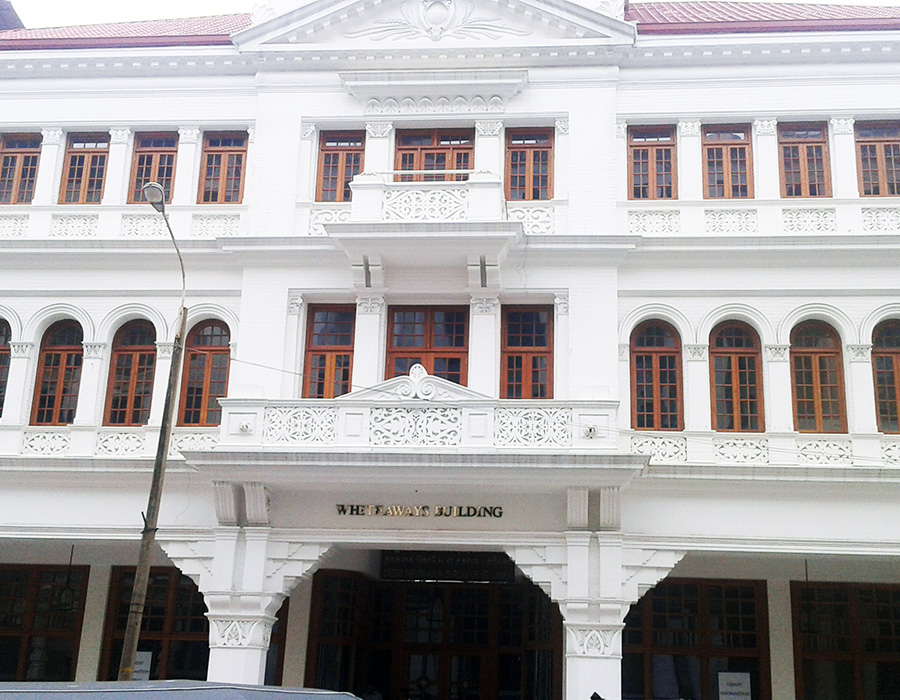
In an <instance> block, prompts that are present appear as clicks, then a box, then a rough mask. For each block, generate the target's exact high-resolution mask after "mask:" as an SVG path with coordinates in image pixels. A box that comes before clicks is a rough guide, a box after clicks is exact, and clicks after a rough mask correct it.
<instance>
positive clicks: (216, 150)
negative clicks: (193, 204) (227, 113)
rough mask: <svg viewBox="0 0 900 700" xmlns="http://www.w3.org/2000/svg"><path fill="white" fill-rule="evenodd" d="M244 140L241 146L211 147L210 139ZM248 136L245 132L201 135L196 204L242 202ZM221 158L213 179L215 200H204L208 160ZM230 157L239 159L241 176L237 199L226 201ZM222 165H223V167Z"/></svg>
mask: <svg viewBox="0 0 900 700" xmlns="http://www.w3.org/2000/svg"><path fill="white" fill-rule="evenodd" d="M236 138H241V139H243V140H244V145H243V146H212V145H210V140H212V139H236ZM248 140H249V135H248V134H247V132H246V131H207V132H205V133H204V134H203V152H202V154H201V158H200V178H199V179H200V183H199V189H198V192H197V203H198V204H240V203H241V202H243V201H244V184H245V183H246V181H247V142H248ZM216 155H218V156H221V157H222V161H221V162H220V164H219V166H218V168H219V174H218V176H217V177H215V178H211V179H213V180H214V181H215V182H216V183H217V184H216V188H215V193H216V195H215V199H205V198H204V194H205V192H206V181H207V179H208V177H207V174H208V173H209V171H210V158H211V157H212V156H216ZM231 156H240V157H241V174H240V177H239V178H238V180H239V184H238V196H237V199H233V200H230V201H226V199H225V193H226V192H227V191H228V188H227V186H226V185H227V182H228V172H229V168H228V166H227V159H228V158H229V157H231ZM223 164H224V165H223Z"/></svg>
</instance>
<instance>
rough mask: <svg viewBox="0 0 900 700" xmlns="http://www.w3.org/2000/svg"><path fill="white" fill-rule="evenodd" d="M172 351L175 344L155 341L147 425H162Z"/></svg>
mask: <svg viewBox="0 0 900 700" xmlns="http://www.w3.org/2000/svg"><path fill="white" fill-rule="evenodd" d="M174 351H175V343H164V342H160V341H156V370H155V371H154V373H153V394H152V396H151V397H150V416H149V418H148V419H147V425H153V426H159V425H162V414H163V408H164V407H165V404H166V389H167V388H168V386H169V372H171V371H172V353H173V352H174ZM176 420H177V417H176Z"/></svg>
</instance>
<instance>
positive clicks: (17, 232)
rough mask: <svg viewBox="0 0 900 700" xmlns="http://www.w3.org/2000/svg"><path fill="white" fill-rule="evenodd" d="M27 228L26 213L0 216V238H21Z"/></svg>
mask: <svg viewBox="0 0 900 700" xmlns="http://www.w3.org/2000/svg"><path fill="white" fill-rule="evenodd" d="M27 230H28V215H27V214H21V215H19V214H12V215H7V216H0V238H23V237H24V236H25V232H26V231H27Z"/></svg>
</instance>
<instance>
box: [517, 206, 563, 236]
mask: <svg viewBox="0 0 900 700" xmlns="http://www.w3.org/2000/svg"><path fill="white" fill-rule="evenodd" d="M554 215H555V210H554V208H553V205H552V204H544V203H534V204H513V203H512V202H507V205H506V216H507V217H508V218H509V220H510V221H521V222H522V230H523V231H524V232H525V235H526V236H546V235H549V234H552V233H554V232H555V230H556V225H555V220H554V219H555V216H554Z"/></svg>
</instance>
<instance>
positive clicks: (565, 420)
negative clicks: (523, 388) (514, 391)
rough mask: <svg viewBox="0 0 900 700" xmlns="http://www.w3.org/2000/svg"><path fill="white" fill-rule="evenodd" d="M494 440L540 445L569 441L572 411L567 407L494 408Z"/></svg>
mask: <svg viewBox="0 0 900 700" xmlns="http://www.w3.org/2000/svg"><path fill="white" fill-rule="evenodd" d="M494 441H495V442H496V444H497V445H502V446H520V447H541V446H548V445H555V446H559V447H569V446H571V444H572V410H571V409H568V408H498V409H497V410H496V411H495V412H494Z"/></svg>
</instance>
